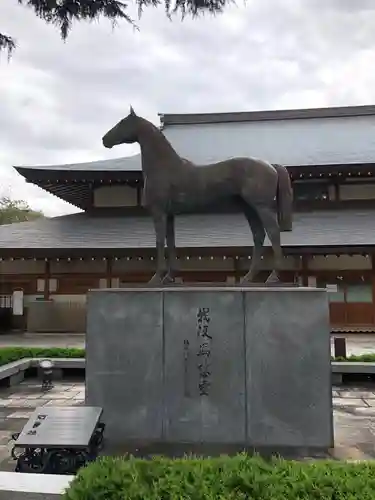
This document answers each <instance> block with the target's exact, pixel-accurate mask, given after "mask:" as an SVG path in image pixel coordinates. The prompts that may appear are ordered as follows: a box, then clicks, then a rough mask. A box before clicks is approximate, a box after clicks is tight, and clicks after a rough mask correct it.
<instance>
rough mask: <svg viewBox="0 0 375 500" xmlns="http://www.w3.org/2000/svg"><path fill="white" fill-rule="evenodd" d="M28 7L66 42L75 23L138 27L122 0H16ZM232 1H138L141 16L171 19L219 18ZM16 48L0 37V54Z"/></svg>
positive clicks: (9, 40) (12, 42) (127, 4)
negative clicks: (151, 13) (160, 11)
mask: <svg viewBox="0 0 375 500" xmlns="http://www.w3.org/2000/svg"><path fill="white" fill-rule="evenodd" d="M15 1H18V3H19V4H21V5H24V6H25V7H29V8H31V9H32V10H33V11H34V12H35V14H36V16H38V17H39V18H41V19H43V21H45V22H46V23H48V24H53V25H55V26H56V27H57V28H58V29H59V31H60V35H61V38H62V39H63V40H66V38H67V36H68V33H69V30H70V28H71V27H72V23H73V22H74V21H94V20H98V19H100V18H107V19H109V20H110V21H111V22H112V23H113V24H114V25H116V23H117V22H118V21H121V20H125V21H127V22H128V23H129V24H131V25H132V26H133V27H137V25H136V23H135V21H134V20H133V19H132V18H131V17H130V15H129V14H128V12H127V9H128V7H129V5H130V3H129V1H126V2H122V1H120V0H15ZM231 1H232V0H175V1H174V2H172V1H171V0H135V4H136V6H137V7H138V13H139V15H141V13H142V11H143V9H144V8H145V7H152V6H153V7H156V6H158V5H162V4H163V5H164V7H165V12H166V15H167V16H168V17H170V16H171V14H176V13H180V14H181V15H182V17H185V16H186V15H191V16H193V17H196V16H197V15H199V14H202V13H205V12H208V13H210V14H216V13H220V12H222V11H223V9H224V7H225V6H226V4H228V3H230V2H231ZM15 48H16V42H15V40H14V38H12V37H11V36H9V35H5V34H1V33H0V52H1V51H2V50H6V51H7V52H8V56H9V57H10V56H11V54H12V52H13V50H14V49H15Z"/></svg>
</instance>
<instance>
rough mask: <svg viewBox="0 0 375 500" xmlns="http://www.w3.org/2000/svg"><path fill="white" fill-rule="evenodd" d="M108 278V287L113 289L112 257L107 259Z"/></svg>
mask: <svg viewBox="0 0 375 500" xmlns="http://www.w3.org/2000/svg"><path fill="white" fill-rule="evenodd" d="M106 278H107V287H108V288H112V259H111V258H110V257H108V258H107V267H106Z"/></svg>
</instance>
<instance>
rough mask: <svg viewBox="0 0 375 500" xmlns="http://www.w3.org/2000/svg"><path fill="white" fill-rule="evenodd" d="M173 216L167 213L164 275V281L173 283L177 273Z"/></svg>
mask: <svg viewBox="0 0 375 500" xmlns="http://www.w3.org/2000/svg"><path fill="white" fill-rule="evenodd" d="M174 220H175V219H174V216H173V215H171V214H169V215H168V216H167V248H168V271H167V274H166V275H165V277H164V279H163V282H164V283H174V282H175V277H176V273H177V254H176V241H175V232H174Z"/></svg>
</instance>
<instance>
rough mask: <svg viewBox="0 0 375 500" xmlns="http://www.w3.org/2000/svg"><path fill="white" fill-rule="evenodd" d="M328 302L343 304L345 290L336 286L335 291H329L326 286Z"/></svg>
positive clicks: (340, 286)
mask: <svg viewBox="0 0 375 500" xmlns="http://www.w3.org/2000/svg"><path fill="white" fill-rule="evenodd" d="M326 288H327V293H328V300H329V302H334V303H340V302H341V303H342V302H345V288H344V287H343V286H342V285H337V287H336V290H335V291H330V287H328V286H326Z"/></svg>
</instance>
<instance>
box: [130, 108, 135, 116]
mask: <svg viewBox="0 0 375 500" xmlns="http://www.w3.org/2000/svg"><path fill="white" fill-rule="evenodd" d="M130 114H131V115H133V116H135V111H134V109H133V106H130Z"/></svg>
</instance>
